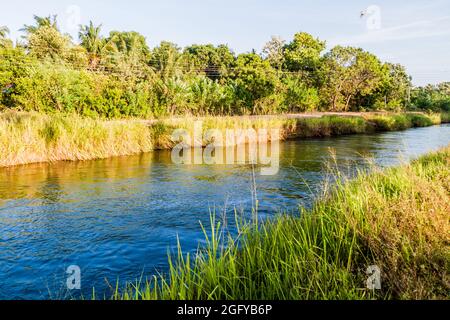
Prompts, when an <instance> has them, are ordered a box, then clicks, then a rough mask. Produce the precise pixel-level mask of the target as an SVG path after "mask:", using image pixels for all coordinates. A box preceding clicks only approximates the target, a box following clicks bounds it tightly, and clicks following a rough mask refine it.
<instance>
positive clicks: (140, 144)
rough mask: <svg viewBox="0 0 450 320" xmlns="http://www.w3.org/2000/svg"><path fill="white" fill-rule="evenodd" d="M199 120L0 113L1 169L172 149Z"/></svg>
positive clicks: (285, 125) (296, 121)
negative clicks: (178, 134) (179, 132)
mask: <svg viewBox="0 0 450 320" xmlns="http://www.w3.org/2000/svg"><path fill="white" fill-rule="evenodd" d="M196 120H198V119H195V118H186V119H181V120H180V119H172V120H171V119H165V120H160V121H156V122H152V123H150V124H148V123H146V122H144V121H140V120H122V121H120V120H110V121H108V120H100V119H91V118H82V117H80V116H77V115H63V114H53V115H45V114H40V113H23V112H5V113H1V114H0V167H7V166H13V165H22V164H29V163H37V162H53V161H61V160H68V161H77V160H93V159H103V158H108V157H113V156H124V155H132V154H138V153H142V152H149V151H152V150H158V149H171V148H172V147H173V146H174V144H175V143H174V141H172V139H171V134H172V132H173V131H174V130H175V129H177V128H183V129H186V130H188V131H190V132H191V131H192V130H193V127H194V121H196ZM201 120H202V121H203V129H204V130H208V129H211V128H214V129H219V130H225V129H233V128H239V129H245V128H254V129H259V128H265V129H272V128H279V129H281V139H289V138H305V137H328V136H337V135H343V134H358V133H370V132H381V131H395V130H404V129H407V128H412V127H425V126H431V125H434V124H440V123H443V122H450V114H445V113H442V114H423V113H398V114H392V113H385V114H375V113H367V114H361V115H348V116H347V115H325V116H322V117H304V118H291V117H287V116H283V115H280V116H271V117H207V118H201Z"/></svg>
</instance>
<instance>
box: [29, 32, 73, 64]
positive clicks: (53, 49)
mask: <svg viewBox="0 0 450 320" xmlns="http://www.w3.org/2000/svg"><path fill="white" fill-rule="evenodd" d="M70 44H71V43H70V38H69V37H67V36H64V35H62V34H61V33H59V31H58V30H57V29H55V28H53V27H50V26H43V27H39V29H37V30H36V31H34V32H33V33H31V34H30V35H29V37H28V45H27V47H28V49H29V51H30V54H31V55H33V56H36V57H37V58H39V59H45V58H50V59H53V60H55V59H64V58H65V56H66V53H67V51H68V50H69V47H70Z"/></svg>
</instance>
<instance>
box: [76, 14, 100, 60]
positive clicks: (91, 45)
mask: <svg viewBox="0 0 450 320" xmlns="http://www.w3.org/2000/svg"><path fill="white" fill-rule="evenodd" d="M101 28H102V25H99V26H97V27H96V26H94V24H93V23H92V21H90V22H89V25H86V26H80V32H79V33H78V37H79V39H80V42H81V46H82V47H84V48H85V49H86V51H87V52H88V53H91V54H99V53H100V51H101V49H102V47H103V39H102V37H101V35H100V31H101Z"/></svg>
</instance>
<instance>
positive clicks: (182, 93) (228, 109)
mask: <svg viewBox="0 0 450 320" xmlns="http://www.w3.org/2000/svg"><path fill="white" fill-rule="evenodd" d="M34 19H35V24H34V25H26V26H25V27H24V28H23V29H22V30H23V31H24V32H25V37H24V38H25V42H24V43H23V45H22V44H21V45H20V46H19V45H17V46H16V47H14V45H13V43H12V41H11V40H9V39H7V34H8V29H7V28H6V27H1V28H0V57H2V60H1V61H0V90H1V91H0V103H1V108H3V109H4V108H15V109H20V110H38V111H41V112H46V113H51V112H77V113H79V114H81V115H88V116H101V117H107V118H113V117H160V116H168V115H183V114H193V115H207V114H210V115H232V114H271V113H283V112H304V111H315V110H321V111H327V110H332V111H350V110H353V111H361V110H390V111H402V110H405V109H406V108H407V107H408V104H409V101H411V105H412V106H413V107H414V108H415V109H421V110H432V111H440V110H442V111H445V110H447V111H448V110H450V94H449V89H448V87H449V86H448V85H446V84H442V85H441V86H434V87H433V86H428V87H425V88H417V89H415V90H412V91H411V90H410V88H411V80H410V77H409V76H408V75H407V73H406V70H405V69H404V68H403V67H402V66H400V65H395V64H390V63H381V62H380V61H379V60H378V59H377V58H376V57H375V56H374V55H372V54H370V53H368V52H365V51H363V50H362V49H359V48H352V47H340V46H338V47H335V48H332V49H331V51H329V52H328V53H326V54H325V55H324V54H323V51H324V50H325V42H323V41H321V40H319V39H317V38H314V37H313V36H311V35H310V34H308V33H305V32H300V33H297V34H295V36H294V39H292V41H290V42H287V43H286V42H285V41H284V40H282V39H280V38H277V37H273V38H272V40H271V41H270V42H268V43H267V44H266V45H265V47H264V49H263V54H262V55H259V54H256V53H255V52H253V53H245V54H240V55H238V56H236V55H235V54H234V53H233V52H232V51H231V50H230V48H229V47H227V46H226V45H218V46H214V45H212V44H206V45H198V44H195V45H191V46H188V47H186V48H184V49H182V48H179V47H178V46H177V45H176V44H173V43H170V42H167V41H163V42H161V43H160V44H159V45H158V46H156V47H154V48H153V49H150V48H149V47H148V45H147V41H146V39H145V37H144V36H142V35H141V34H139V33H137V32H134V31H130V32H120V31H113V32H111V33H110V34H109V36H107V37H103V36H102V34H101V25H98V26H96V25H95V24H94V23H93V22H92V21H91V22H90V23H89V24H88V25H85V26H80V31H79V40H80V44H79V45H77V44H75V43H73V42H72V40H71V38H70V37H69V36H67V35H64V34H62V33H61V32H60V31H59V29H58V24H57V20H56V16H47V17H39V16H35V17H34ZM21 47H23V48H24V49H25V50H23V49H21Z"/></svg>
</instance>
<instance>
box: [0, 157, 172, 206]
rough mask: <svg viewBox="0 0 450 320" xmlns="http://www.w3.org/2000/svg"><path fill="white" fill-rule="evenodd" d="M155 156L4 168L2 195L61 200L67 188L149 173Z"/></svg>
mask: <svg viewBox="0 0 450 320" xmlns="http://www.w3.org/2000/svg"><path fill="white" fill-rule="evenodd" d="M154 157H155V155H154V154H152V153H147V154H141V155H136V156H127V157H114V158H109V159H104V160H94V161H77V162H65V161H61V162H55V163H39V164H31V165H26V166H17V167H10V168H2V169H0V199H2V200H11V199H34V198H40V197H42V198H43V199H47V200H48V201H58V197H60V196H61V194H63V193H64V192H66V193H70V192H71V191H73V190H74V189H76V188H85V187H86V186H88V187H91V186H90V183H95V182H97V181H99V179H104V180H109V181H111V182H113V181H119V180H124V179H131V178H137V177H142V176H146V175H148V174H149V172H150V169H151V165H152V163H153V162H154ZM169 157H170V154H169ZM166 161H167V160H166ZM0 204H1V202H0Z"/></svg>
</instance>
